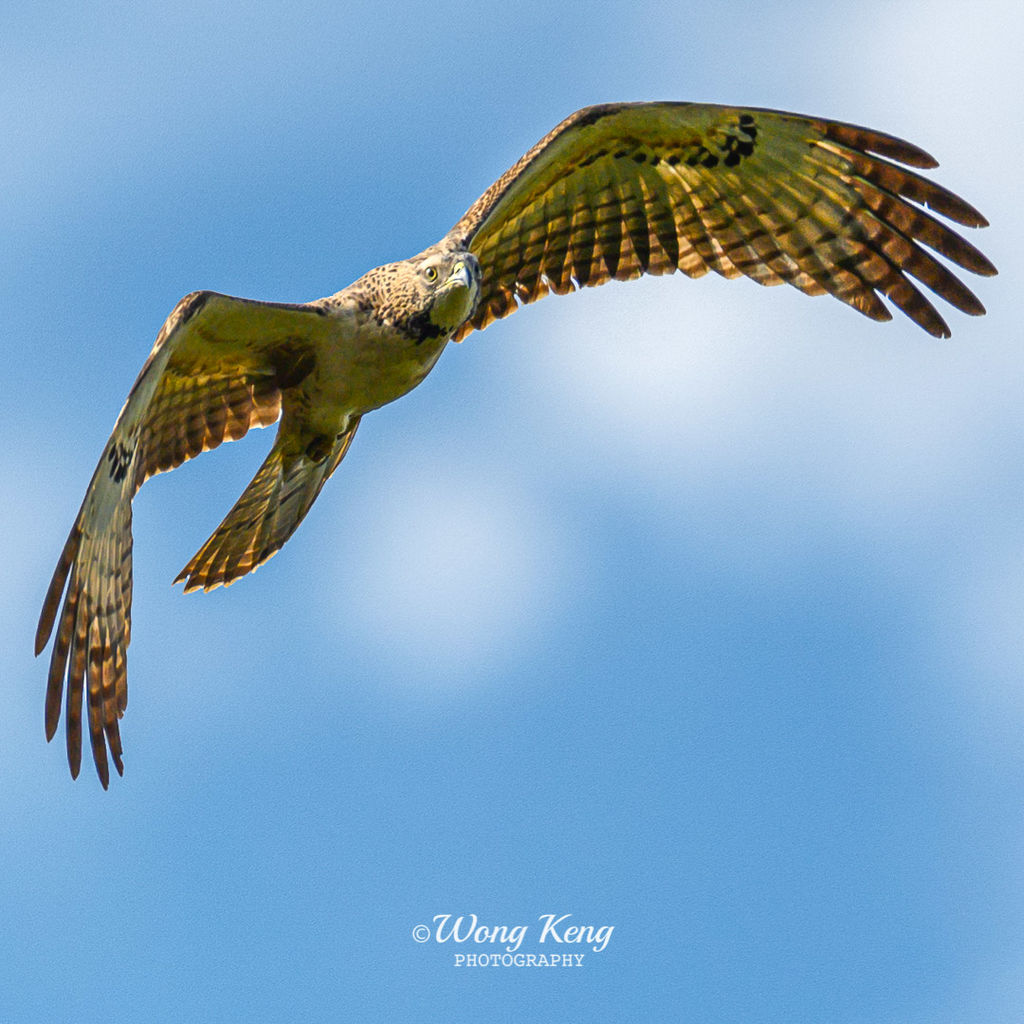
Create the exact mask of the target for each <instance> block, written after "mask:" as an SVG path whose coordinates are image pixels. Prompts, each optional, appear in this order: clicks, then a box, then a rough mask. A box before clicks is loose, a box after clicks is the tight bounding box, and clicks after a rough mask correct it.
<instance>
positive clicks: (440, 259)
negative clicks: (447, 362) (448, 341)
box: [413, 249, 480, 337]
mask: <svg viewBox="0 0 1024 1024" xmlns="http://www.w3.org/2000/svg"><path fill="white" fill-rule="evenodd" d="M413 266H414V269H415V271H416V277H417V290H418V292H419V294H420V298H421V307H420V308H421V310H422V311H423V314H424V315H425V318H426V319H425V322H423V326H424V327H425V328H426V327H427V325H428V324H429V327H430V328H434V329H435V331H436V333H437V334H438V335H444V336H446V337H447V336H448V335H450V334H452V332H453V331H455V330H456V328H458V327H461V326H462V324H464V323H465V322H466V320H468V319H469V317H471V316H472V315H473V313H474V311H475V310H476V305H477V303H478V302H479V301H480V264H479V263H478V262H477V259H476V257H475V256H474V255H473V254H472V253H471V252H466V251H465V250H456V251H450V250H449V251H444V250H442V251H431V250H429V249H428V250H427V251H426V252H425V253H422V254H421V255H420V256H419V257H418V258H417V259H416V260H414V261H413ZM428 330H429V328H428Z"/></svg>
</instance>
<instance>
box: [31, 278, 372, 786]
mask: <svg viewBox="0 0 1024 1024" xmlns="http://www.w3.org/2000/svg"><path fill="white" fill-rule="evenodd" d="M325 320H326V316H325V312H324V309H323V308H322V307H320V306H319V305H318V304H316V303H310V304H308V305H286V304H276V303H266V302H255V301H251V300H247V299H237V298H232V297H231V296H227V295H219V294H217V293H215V292H194V293H192V294H191V295H188V296H186V297H185V298H184V299H182V300H181V302H179V303H178V305H177V306H176V307H175V309H174V311H173V312H172V313H171V315H170V316H169V317H168V319H167V322H166V323H165V324H164V326H163V328H162V329H161V331H160V333H159V335H158V337H157V340H156V344H155V345H154V346H153V351H152V352H151V353H150V356H149V359H148V360H147V361H146V364H145V366H143V368H142V372H141V373H140V374H139V376H138V379H137V380H136V382H135V384H134V386H133V387H132V390H131V392H130V393H129V395H128V400H127V401H126V402H125V405H124V408H123V409H122V410H121V414H120V415H119V416H118V419H117V422H116V424H115V426H114V430H113V433H112V434H111V436H110V440H109V441H108V442H107V445H106V447H105V448H104V450H103V455H102V457H101V458H100V462H99V465H98V466H97V467H96V471H95V473H94V474H93V477H92V480H91V482H90V484H89V488H88V490H87V491H86V495H85V500H84V501H83V502H82V507H81V509H80V510H79V513H78V516H77V517H76V519H75V523H74V526H73V527H72V528H71V533H70V535H69V536H68V539H67V543H66V544H65V545H64V551H63V553H62V554H61V557H60V560H59V562H58V563H57V568H56V571H55V572H54V574H53V580H52V581H51V583H50V587H49V590H48V591H47V594H46V599H45V601H44V603H43V609H42V614H41V615H40V618H39V627H38V629H37V631H36V654H39V653H40V652H41V651H42V650H43V648H44V647H45V646H46V644H47V642H48V641H49V639H50V635H51V633H52V632H53V628H54V625H56V627H57V631H56V637H55V639H54V644H53V653H52V656H51V659H50V671H49V678H48V683H47V691H46V736H47V739H52V738H53V735H54V733H55V732H56V729H57V725H58V722H59V720H60V709H61V702H62V696H63V693H64V690H65V682H66V684H67V686H66V690H67V747H68V761H69V763H70V765H71V774H72V775H73V776H77V775H78V771H79V768H80V766H81V754H82V704H83V695H84V693H85V692H86V691H87V692H88V699H87V706H88V717H89V733H90V739H91V743H92V751H93V758H94V760H95V762H96V770H97V772H98V774H99V777H100V781H101V782H102V783H103V786H104V788H106V786H107V783H108V781H109V771H108V767H107V749H106V748H107V746H108V745H109V748H110V753H111V756H112V757H113V760H114V764H115V765H116V767H117V770H118V771H119V772H121V771H123V765H122V759H121V754H122V751H121V740H120V735H119V730H118V719H119V718H120V716H121V715H122V714H123V713H124V709H125V705H126V703H127V699H128V690H127V681H126V673H125V655H126V650H127V647H128V644H129V641H130V637H131V603H132V534H131V502H132V498H133V497H134V496H135V493H136V492H137V491H138V489H139V487H141V486H142V484H143V483H144V482H145V480H146V479H147V478H148V477H150V476H152V475H153V474H154V473H160V472H163V471H165V470H169V469H173V468H174V467H175V466H178V465H180V464H181V463H182V462H184V461H185V460H186V459H190V458H192V457H193V456H195V455H198V454H199V453H200V452H204V451H207V450H209V449H211V448H216V447H217V445H219V444H221V442H223V441H234V440H237V439H238V438H240V437H242V436H243V435H244V434H245V433H246V432H247V431H248V430H249V428H250V427H257V426H259V427H262V426H267V425H268V424H270V423H273V422H275V421H276V420H277V419H278V416H279V415H280V413H281V405H282V392H284V391H286V389H287V388H289V387H291V386H294V385H295V384H297V383H298V382H299V381H300V380H301V379H302V377H303V376H304V375H305V374H307V373H309V371H310V369H311V368H312V365H313V362H314V360H315V356H314V349H315V344H316V342H317V341H318V339H319V336H320V335H321V333H322V332H325V331H326V326H325ZM353 429H354V428H353ZM346 447H347V443H346ZM342 454H344V451H342ZM336 464H337V463H335V465H336ZM332 468H333V466H332ZM328 475H329V474H328ZM321 482H322V481H321ZM317 489H319V488H317ZM314 497H315V494H314ZM306 508H308V505H306ZM281 543H283V541H282V542H281ZM278 546H280V545H278ZM274 550H276V548H275V549H274ZM271 553H272V552H271ZM246 557H247V558H248V560H247V561H246V562H245V565H244V567H243V568H242V569H241V571H242V572H248V571H250V570H251V569H252V568H254V567H255V565H256V564H259V562H258V561H257V560H255V559H254V558H253V557H252V555H251V552H249V553H248V555H247V556H246ZM264 557H267V556H264ZM222 568H223V567H222ZM236 574H240V573H236ZM225 578H233V575H231V574H230V573H227V572H225V573H224V574H223V575H222V577H221V579H222V580H223V579H225ZM65 589H66V594H65ZM62 595H63V596H64V602H63V605H61V597H62ZM58 609H59V611H60V614H59V615H58Z"/></svg>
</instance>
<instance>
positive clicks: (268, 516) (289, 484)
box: [174, 417, 359, 593]
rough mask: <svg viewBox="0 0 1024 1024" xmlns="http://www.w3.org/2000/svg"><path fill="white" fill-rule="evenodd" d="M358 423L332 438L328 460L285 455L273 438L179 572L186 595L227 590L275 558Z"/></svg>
mask: <svg viewBox="0 0 1024 1024" xmlns="http://www.w3.org/2000/svg"><path fill="white" fill-rule="evenodd" d="M358 426H359V418H358V417H356V418H355V419H353V420H352V421H351V422H350V425H349V428H348V429H347V430H346V431H345V432H344V433H343V434H339V435H338V437H337V438H336V440H335V442H334V445H333V447H332V448H331V449H330V450H329V451H328V453H327V455H326V456H325V457H323V458H321V459H318V460H314V458H312V457H311V456H310V455H309V454H308V453H306V452H300V453H298V454H290V453H289V452H288V451H287V444H286V442H285V441H284V440H283V439H282V432H279V433H278V437H277V440H276V441H275V442H274V447H273V448H271V449H270V454H269V455H268V456H267V458H266V460H265V461H264V463H263V465H262V466H261V467H260V469H259V472H258V473H257V474H256V475H255V476H254V477H253V478H252V481H251V482H250V484H249V486H248V487H246V489H245V490H244V491H243V492H242V495H241V497H240V498H239V499H238V501H236V502H235V505H234V508H232V509H231V511H230V512H229V513H228V514H227V516H225V518H224V521H223V522H222V523H221V524H220V526H218V527H217V529H216V530H214V532H213V534H212V535H211V536H210V539H209V540H207V542H206V543H205V544H204V545H203V546H202V547H201V548H200V549H199V550H198V551H197V552H196V553H195V554H194V555H193V556H192V558H191V560H190V561H189V563H188V565H186V566H185V568H184V569H182V570H181V572H180V573H178V575H177V577H176V578H175V580H174V582H175V583H180V582H182V581H184V582H185V592H186V593H188V592H189V591H191V590H198V589H200V588H202V589H203V590H212V589H213V588H214V587H218V586H220V585H221V584H224V585H225V586H227V585H228V584H230V583H232V582H234V581H235V580H236V579H238V578H239V577H240V576H245V575H246V574H247V573H250V572H252V571H253V570H254V569H256V568H258V567H259V566H260V565H262V564H263V563H264V562H265V561H266V560H267V559H268V558H270V556H271V555H273V554H275V553H276V552H277V551H278V550H279V549H280V548H281V546H282V545H283V544H284V542H285V541H286V540H288V538H289V537H290V536H291V535H292V534H293V533H294V532H295V530H296V528H297V527H298V525H299V523H301V522H302V520H303V518H304V517H305V515H306V513H307V512H308V511H309V509H310V507H311V506H312V504H313V502H314V501H315V500H316V497H317V495H318V494H319V493H320V489H321V488H322V487H323V485H324V483H326V481H327V478H328V477H329V476H330V475H331V474H332V473H333V472H334V471H335V469H337V468H338V464H339V463H340V462H341V460H342V459H343V458H344V457H345V453H346V452H347V451H348V447H349V445H350V444H351V443H352V438H353V437H354V436H355V433H356V428H357V427H358Z"/></svg>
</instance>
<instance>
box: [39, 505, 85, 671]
mask: <svg viewBox="0 0 1024 1024" xmlns="http://www.w3.org/2000/svg"><path fill="white" fill-rule="evenodd" d="M81 540H82V529H81V526H80V525H79V523H78V522H77V521H76V522H75V525H74V526H72V527H71V532H70V533H69V534H68V539H67V540H66V541H65V542H64V549H63V551H61V554H60V558H59V559H58V560H57V567H56V569H54V571H53V578H52V579H51V580H50V586H49V587H48V588H47V591H46V597H45V598H44V599H43V608H42V611H41V612H40V613H39V625H38V626H37V627H36V645H35V650H36V657H37V658H38V657H39V655H40V654H42V653H43V650H44V648H45V647H46V645H47V644H48V643H49V642H50V634H51V633H52V632H53V624H54V622H55V621H56V619H57V609H58V608H59V607H60V599H61V597H62V596H63V594H64V586H65V584H66V583H67V581H68V573H69V572H70V571H71V566H72V563H73V562H74V561H75V556H76V555H77V554H78V546H79V544H80V543H81Z"/></svg>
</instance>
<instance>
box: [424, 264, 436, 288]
mask: <svg viewBox="0 0 1024 1024" xmlns="http://www.w3.org/2000/svg"><path fill="white" fill-rule="evenodd" d="M423 273H424V274H426V277H427V280H428V281H429V282H430V283H431V284H433V283H434V282H435V281H436V280H437V267H427V269H426V270H425V271H424V272H423Z"/></svg>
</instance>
